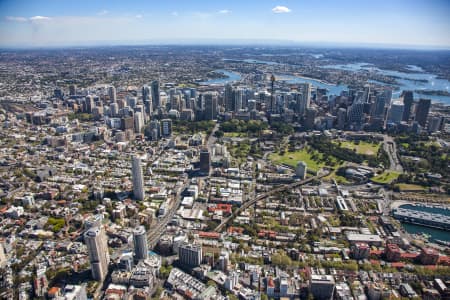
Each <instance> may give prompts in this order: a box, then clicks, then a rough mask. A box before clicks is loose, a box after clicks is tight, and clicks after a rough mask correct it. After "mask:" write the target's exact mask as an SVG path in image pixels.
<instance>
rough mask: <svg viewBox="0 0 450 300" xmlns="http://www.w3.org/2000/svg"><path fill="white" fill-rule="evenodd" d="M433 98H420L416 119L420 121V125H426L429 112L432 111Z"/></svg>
mask: <svg viewBox="0 0 450 300" xmlns="http://www.w3.org/2000/svg"><path fill="white" fill-rule="evenodd" d="M430 106H431V100H430V99H420V100H419V103H418V104H417V107H416V117H415V121H416V122H417V123H419V125H420V126H422V127H425V125H426V123H427V119H428V113H429V112H430Z"/></svg>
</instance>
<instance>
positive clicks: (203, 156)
mask: <svg viewBox="0 0 450 300" xmlns="http://www.w3.org/2000/svg"><path fill="white" fill-rule="evenodd" d="M210 168H211V155H210V153H209V151H208V149H202V150H201V151H200V172H201V173H203V174H209V169H210Z"/></svg>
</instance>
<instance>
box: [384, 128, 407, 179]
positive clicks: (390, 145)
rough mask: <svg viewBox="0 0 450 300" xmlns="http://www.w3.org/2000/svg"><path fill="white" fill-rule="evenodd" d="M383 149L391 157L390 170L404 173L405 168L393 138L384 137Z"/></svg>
mask: <svg viewBox="0 0 450 300" xmlns="http://www.w3.org/2000/svg"><path fill="white" fill-rule="evenodd" d="M383 148H384V151H386V153H387V154H388V156H389V162H390V165H391V166H390V168H389V169H390V170H392V171H397V172H401V173H403V167H402V165H401V163H400V160H399V159H398V154H397V146H396V144H395V141H394V139H393V138H392V137H390V136H388V135H383Z"/></svg>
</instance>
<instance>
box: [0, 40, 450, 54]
mask: <svg viewBox="0 0 450 300" xmlns="http://www.w3.org/2000/svg"><path fill="white" fill-rule="evenodd" d="M227 46H233V47H269V48H297V49H302V48H303V49H368V50H399V51H401V50H404V51H444V52H446V51H450V46H437V45H409V44H408V45H405V44H385V43H339V42H335V43H332V42H301V41H290V40H245V41H243V40H234V39H226V40H225V39H224V40H212V39H204V40H194V39H192V40H184V41H180V40H178V41H173V40H159V41H114V40H111V41H98V42H92V43H73V44H53V45H49V44H47V45H31V44H23V45H12V46H4V45H0V50H46V49H48V50H57V49H88V48H116V47H117V48H118V47H227Z"/></svg>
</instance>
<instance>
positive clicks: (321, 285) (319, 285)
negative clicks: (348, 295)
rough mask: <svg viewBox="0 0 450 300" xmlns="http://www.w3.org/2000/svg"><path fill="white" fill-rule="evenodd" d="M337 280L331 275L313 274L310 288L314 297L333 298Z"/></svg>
mask: <svg viewBox="0 0 450 300" xmlns="http://www.w3.org/2000/svg"><path fill="white" fill-rule="evenodd" d="M335 285H336V284H335V281H334V278H333V276H331V275H311V280H310V286H309V289H310V291H311V294H312V295H313V296H314V299H318V300H329V299H333V295H334V287H335Z"/></svg>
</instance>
